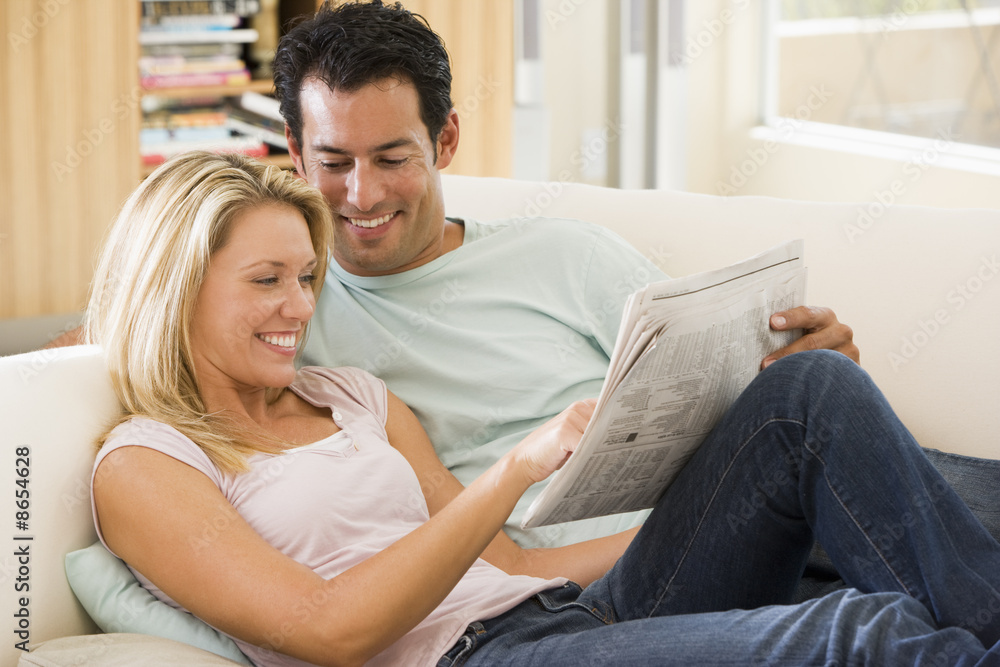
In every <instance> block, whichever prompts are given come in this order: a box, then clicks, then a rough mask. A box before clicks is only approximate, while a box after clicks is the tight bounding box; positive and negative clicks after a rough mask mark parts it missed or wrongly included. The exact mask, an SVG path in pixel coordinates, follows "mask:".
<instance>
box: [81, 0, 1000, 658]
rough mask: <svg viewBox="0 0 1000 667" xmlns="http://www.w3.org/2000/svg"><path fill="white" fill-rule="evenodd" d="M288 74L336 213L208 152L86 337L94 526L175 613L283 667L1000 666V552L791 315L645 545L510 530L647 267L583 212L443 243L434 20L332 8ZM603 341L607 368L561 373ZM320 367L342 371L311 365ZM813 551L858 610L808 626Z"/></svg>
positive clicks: (258, 169) (110, 285) (649, 529)
mask: <svg viewBox="0 0 1000 667" xmlns="http://www.w3.org/2000/svg"><path fill="white" fill-rule="evenodd" d="M275 72H276V74H275V82H276V88H277V90H278V93H279V96H280V97H281V100H282V113H283V115H284V116H285V118H286V121H287V123H288V134H289V140H290V141H289V143H290V146H291V151H292V155H293V157H294V159H295V162H296V167H297V170H298V172H299V174H300V175H301V176H303V177H304V178H305V180H306V181H307V182H308V184H309V185H312V186H315V189H314V188H310V187H308V186H307V185H306V184H305V183H303V182H302V181H301V180H298V179H295V178H293V177H291V176H290V175H287V174H284V173H282V172H280V171H278V170H276V169H273V168H266V167H262V166H260V165H258V164H256V163H254V162H252V161H249V160H245V159H243V158H239V157H233V156H230V157H223V156H211V155H208V154H201V153H196V154H189V155H184V156H180V157H178V158H176V159H174V160H172V161H170V162H169V163H167V164H166V165H164V166H162V167H161V168H160V169H158V170H157V171H156V172H154V174H152V175H151V176H150V177H149V178H148V179H147V180H146V181H145V182H144V183H143V184H142V185H141V186H140V187H139V189H138V190H137V191H136V192H135V193H134V194H133V195H132V197H131V198H130V199H129V201H128V202H127V203H126V205H125V207H124V208H123V209H122V212H121V214H120V215H119V218H118V220H117V221H116V223H115V225H114V227H113V229H112V231H111V234H110V236H109V239H108V241H107V244H106V247H105V249H104V252H103V254H102V259H101V262H100V264H99V267H98V270H97V273H96V275H95V279H94V285H93V291H92V296H91V302H90V306H89V308H88V313H87V330H88V336H89V338H90V340H91V341H92V342H96V343H99V344H100V345H101V346H102V347H103V348H104V350H105V353H106V355H107V362H108V367H109V370H110V372H111V375H112V382H113V385H114V387H115V390H116V393H117V394H118V396H119V399H120V400H121V402H122V405H123V406H124V407H125V412H126V415H125V418H124V419H123V420H122V422H121V423H120V424H119V425H117V426H116V427H115V428H114V429H112V430H111V431H110V433H109V434H107V435H106V436H105V438H104V442H103V447H102V449H101V451H100V453H99V455H98V459H97V462H96V463H95V468H94V478H93V499H94V510H95V520H96V522H97V525H98V532H99V534H100V536H101V539H102V541H103V542H104V543H105V545H106V546H108V548H109V549H110V550H111V551H112V552H114V553H115V554H116V555H118V556H119V557H121V558H122V559H123V560H125V561H126V562H127V563H129V565H130V567H131V568H132V570H133V572H134V573H135V574H136V576H137V578H139V580H140V582H141V583H142V584H143V586H144V587H146V588H147V589H148V590H149V591H151V592H152V593H153V594H154V595H155V596H156V597H157V598H159V599H160V600H162V601H164V602H167V603H168V604H171V605H174V606H178V607H182V608H185V609H187V610H188V611H190V612H192V613H193V614H195V615H196V616H198V617H199V618H201V619H203V620H204V621H206V622H207V623H209V624H210V625H212V626H214V627H216V628H218V629H220V630H221V631H222V632H224V633H226V634H227V635H229V636H231V637H233V638H234V639H235V640H236V642H237V644H238V646H239V647H240V649H241V650H242V651H243V652H244V653H245V654H246V655H247V656H249V657H250V658H251V660H253V662H254V663H256V664H261V665H270V664H273V665H292V664H303V663H310V664H342V663H361V662H370V663H371V664H428V665H435V664H442V665H451V664H481V665H498V664H517V665H523V664H536V663H537V664H543V663H545V664H548V663H551V664H566V665H578V664H643V665H645V664H672V663H676V664H685V665H686V664H691V663H693V662H711V663H714V664H720V663H726V662H733V663H745V662H753V661H761V662H764V661H767V662H769V663H774V664H789V665H802V664H828V663H836V664H839V663H846V664H854V663H867V662H870V663H873V664H921V663H926V664H969V665H972V664H993V663H992V662H991V660H998V661H1000V647H998V646H997V644H998V641H1000V544H998V543H997V542H996V541H995V539H994V538H993V537H991V536H990V535H989V533H988V532H987V531H986V529H985V528H983V526H982V525H981V524H980V523H979V522H978V521H977V519H976V518H975V517H974V516H973V515H972V513H971V511H970V510H969V509H968V508H967V507H966V506H965V505H964V503H963V502H962V501H961V500H960V498H959V497H958V496H957V495H956V494H955V492H954V491H953V490H952V489H951V488H950V487H949V486H948V485H947V484H946V483H945V482H944V481H943V479H942V478H941V477H940V475H939V474H938V473H937V471H936V470H935V469H934V467H933V466H932V465H931V464H930V462H929V461H928V460H927V459H926V457H925V456H924V454H923V453H922V452H921V450H920V449H919V447H918V446H917V445H916V443H914V442H913V440H912V438H911V437H910V436H909V434H908V433H907V431H906V429H905V428H904V427H903V426H902V425H901V424H900V423H899V421H898V419H896V417H895V416H894V415H893V414H892V411H891V409H890V408H889V407H888V405H887V404H886V402H885V400H884V399H883V398H882V396H881V394H880V393H879V392H878V390H877V389H876V388H875V387H874V386H873V385H872V384H871V382H870V380H869V379H868V377H867V375H866V374H865V373H864V372H863V371H861V370H860V368H859V367H858V366H857V364H856V363H855V361H856V358H857V350H856V348H855V347H854V345H853V342H852V340H851V334H850V330H849V329H848V328H846V327H844V326H843V325H841V324H839V323H838V322H837V320H836V318H835V316H833V314H832V313H831V312H830V311H828V310H824V309H796V310H793V311H789V312H787V313H781V314H778V316H777V317H775V318H772V325H773V326H775V327H776V328H801V329H805V330H806V334H805V336H803V337H802V338H801V339H799V341H798V342H797V343H796V344H794V345H793V346H792V347H790V348H786V349H784V350H781V351H778V352H777V353H775V355H773V356H772V357H770V358H768V359H766V360H764V361H763V362H762V365H764V366H766V368H765V370H764V371H762V372H761V374H760V375H759V376H758V378H757V379H756V380H755V381H754V382H753V383H752V384H751V385H750V387H749V388H748V389H747V391H746V392H744V394H743V395H742V396H741V397H740V398H739V399H738V400H737V401H736V403H735V404H734V406H733V407H732V409H731V410H730V411H729V413H728V414H727V415H726V416H725V417H724V418H723V420H722V422H721V423H720V424H719V425H718V427H717V428H716V429H715V430H714V431H713V433H712V435H711V436H710V437H709V438H708V440H707V441H706V442H705V444H704V445H703V446H702V447H701V449H700V450H699V451H698V453H697V454H696V455H695V457H694V458H693V459H692V460H691V461H690V462H689V464H688V465H687V467H686V468H685V469H684V471H683V472H682V474H681V475H680V476H679V478H678V479H677V481H676V482H675V483H674V484H673V485H672V486H671V487H670V488H669V489H668V491H667V492H666V494H665V495H664V497H663V498H662V499H661V500H660V502H659V503H658V504H657V506H656V508H654V509H653V511H652V512H651V514H650V515H649V516H648V517H647V518H645V520H644V521H642V527H641V528H638V527H631V526H628V525H627V522H629V521H632V522H636V523H638V522H639V519H638V518H636V517H631V518H626V519H622V518H620V517H619V518H608V519H604V520H598V521H593V522H588V523H585V524H581V525H575V524H574V525H572V526H568V527H566V529H565V530H564V531H563V532H562V533H560V534H554V533H552V532H546V533H543V538H542V539H541V540H537V541H536V543H531V542H530V541H529V540H530V533H523V534H517V536H518V538H519V542H520V543H517V542H515V541H513V540H511V539H510V538H509V537H507V535H506V534H505V533H504V532H503V531H502V530H501V528H502V527H503V525H504V523H505V521H507V519H508V517H509V516H511V515H512V513H513V516H514V517H515V520H516V518H517V517H518V516H519V513H520V511H521V510H520V509H518V502H519V500H520V499H521V498H522V497H524V496H526V495H527V493H526V492H528V493H530V491H529V489H530V490H531V491H534V489H537V484H536V483H537V482H540V481H542V480H543V479H545V478H546V477H547V476H548V475H549V474H551V472H553V471H554V470H555V469H557V468H558V467H559V466H560V465H561V464H562V463H563V461H564V460H565V458H566V456H567V455H568V453H569V452H570V451H571V450H572V449H573V447H574V446H575V444H576V443H577V441H578V440H579V437H580V435H581V433H582V430H583V428H584V427H585V425H586V423H587V420H588V418H589V415H590V413H591V411H592V409H593V403H592V401H591V400H589V397H592V396H594V395H596V394H597V393H598V391H599V389H600V384H601V381H602V379H603V376H604V373H605V371H606V367H607V363H608V360H607V351H608V350H610V349H611V347H612V345H613V343H614V336H615V331H614V330H613V329H614V327H615V326H616V325H615V324H612V325H611V326H610V327H609V328H610V329H612V330H610V331H602V330H598V329H595V328H594V326H593V323H592V322H591V321H590V320H589V318H588V314H589V313H591V312H594V311H596V310H597V309H598V308H600V307H602V306H603V304H604V303H605V302H606V301H607V300H608V299H610V298H612V296H614V295H611V294H609V293H608V290H609V286H611V285H614V284H616V283H617V282H618V280H619V277H620V276H622V275H624V274H626V273H629V272H631V271H633V270H634V268H635V265H636V262H640V261H644V260H642V258H641V257H640V256H638V254H637V253H635V252H634V251H632V250H631V249H629V248H628V247H627V246H626V245H625V244H624V243H623V242H621V241H619V240H617V239H616V238H614V237H612V236H611V235H609V234H607V233H606V232H603V231H601V230H598V229H596V228H592V227H588V226H583V225H580V224H579V223H573V222H570V221H544V222H543V221H531V222H526V221H516V222H515V221H510V222H506V223H503V222H501V223H494V224H489V225H485V224H482V223H478V222H476V221H473V220H464V221H460V220H446V219H445V217H444V211H443V207H442V204H441V192H440V182H439V178H438V171H437V170H438V169H441V168H444V167H445V166H447V164H448V162H449V161H450V159H451V157H452V155H453V154H454V151H455V149H456V147H457V142H458V119H457V116H456V114H455V113H454V111H452V110H451V102H450V74H449V73H448V69H447V55H446V53H445V52H444V48H443V45H441V44H440V41H439V40H438V39H437V37H436V36H435V35H434V34H433V32H431V31H430V30H429V29H427V27H426V26H425V25H424V24H422V23H420V22H419V21H417V20H415V19H414V18H413V17H412V16H411V15H409V14H408V13H407V12H405V11H404V10H402V9H399V8H395V7H383V6H381V5H380V4H378V3H375V4H357V5H355V4H349V5H344V6H342V7H340V8H338V9H336V10H329V9H323V10H321V11H320V12H319V13H318V14H317V16H316V17H315V18H314V19H313V20H312V21H309V22H306V23H303V24H300V25H299V26H297V27H296V28H295V29H294V30H293V31H292V32H291V33H290V34H289V35H287V36H286V37H285V39H284V40H283V42H282V46H281V48H280V49H279V53H278V56H277V58H276V61H275ZM331 211H332V219H331ZM331 234H332V238H331ZM331 242H332V247H333V253H332V256H333V261H331V262H329V266H328V265H327V251H328V248H329V247H330V244H331ZM650 271H651V273H652V275H658V272H656V270H655V268H653V267H650ZM327 276H331V277H330V279H329V280H327V285H326V286H325V287H323V288H322V290H321V286H322V283H323V282H324V277H327ZM446 296H448V297H449V298H445V297H446ZM615 298H618V299H619V300H623V299H621V297H620V295H618V296H616V297H615ZM317 308H318V310H319V312H318V314H317V317H318V320H319V321H318V324H317V326H315V327H314V329H313V331H312V336H311V337H310V338H309V340H308V343H306V341H305V330H306V325H307V324H308V322H309V321H310V319H311V318H312V316H313V312H314V310H315V309H317ZM606 319H608V320H609V321H611V320H615V318H606ZM580 332H585V333H586V335H587V338H588V340H589V341H590V343H591V344H590V345H587V346H583V347H582V348H581V349H579V352H578V355H577V357H575V358H571V359H568V360H567V359H563V358H559V357H558V356H557V355H553V354H552V352H551V350H552V347H553V345H557V344H558V343H559V342H560V341H561V340H562V339H563V338H565V337H566V336H568V335H571V334H579V333H580ZM403 334H407V335H406V337H405V339H404V340H405V341H406V343H405V344H403V343H402V342H401V337H402V336H403ZM303 346H304V348H305V350H304V355H305V359H306V361H307V363H310V364H316V365H315V366H306V367H304V368H302V369H299V370H296V363H295V362H296V358H297V355H298V352H299V350H300V349H301V348H302V347H303ZM809 348H827V350H826V351H812V352H807V351H802V350H807V349H809ZM831 350H839V352H834V351H831ZM840 352H842V353H843V354H841V353H840ZM849 357H850V358H849ZM369 371H375V372H377V375H378V376H379V377H380V378H382V379H378V378H376V377H375V376H374V375H373V374H372V373H371V372H369ZM463 382H464V384H463ZM483 386H485V387H486V388H487V389H486V390H485V392H488V398H484V394H485V392H484V390H482V389H480V387H483ZM387 387H388V388H387ZM397 395H398V396H399V398H397ZM477 399H478V400H477ZM408 406H409V407H408ZM567 406H568V407H567ZM411 407H412V411H411ZM552 415H555V416H552ZM425 429H426V430H427V432H429V433H430V434H431V435H430V438H428V436H427V434H426V433H425ZM432 442H433V446H432V445H431V443H432ZM435 448H436V449H437V451H435ZM449 469H451V470H453V471H455V473H456V475H457V477H456V476H455V475H452V473H451V472H450V471H449ZM775 480H781V482H780V483H779V484H770V485H769V486H768V488H769V489H771V488H773V489H774V490H773V492H772V493H769V494H768V496H767V502H766V503H765V504H764V505H763V506H762V507H761V508H760V510H759V511H758V512H756V513H755V514H753V515H752V516H750V517H748V518H747V519H746V520H745V521H742V522H739V523H737V524H734V523H733V522H731V521H730V520H729V517H730V516H731V514H732V511H733V508H734V507H736V506H737V505H738V504H739V503H740V502H741V501H742V500H744V499H746V498H748V497H753V496H754V495H755V494H757V495H759V493H758V489H759V488H760V487H761V486H763V485H765V484H768V483H769V482H774V481H775ZM463 487H464V488H463ZM521 502H523V501H521ZM904 521H905V525H906V526H907V527H908V528H909V529H908V530H904V531H901V532H892V533H890V534H889V539H886V535H887V534H886V533H885V531H884V528H885V527H886V526H895V525H899V524H901V523H904ZM206 525H211V526H214V527H219V526H222V527H223V528H222V529H219V530H217V531H215V532H214V533H213V539H211V540H204V539H202V538H201V536H202V535H203V534H204V532H203V528H204V526H206ZM814 539H816V540H818V541H819V542H820V543H821V544H822V545H823V546H824V547H825V548H826V550H827V552H828V553H829V554H830V557H831V559H832V561H833V563H834V565H835V566H836V567H837V570H838V573H839V574H840V575H841V576H842V577H843V579H844V581H845V582H846V584H847V586H845V587H842V588H839V589H838V590H835V591H833V592H830V593H828V594H826V595H824V596H822V597H817V598H813V599H810V600H807V601H805V602H800V603H798V604H789V603H790V602H791V601H792V600H793V599H794V596H795V590H796V587H797V586H798V583H799V579H800V577H801V574H802V570H803V568H804V566H805V562H806V558H807V556H808V554H809V551H810V548H811V546H812V543H813V540H814ZM539 542H540V543H539Z"/></svg>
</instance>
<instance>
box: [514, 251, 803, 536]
mask: <svg viewBox="0 0 1000 667" xmlns="http://www.w3.org/2000/svg"><path fill="white" fill-rule="evenodd" d="M802 245H803V244H802V241H801V240H795V241H789V242H787V243H784V244H782V245H779V246H776V247H774V248H772V249H770V250H768V251H766V252H763V253H761V254H759V255H755V256H754V257H751V258H749V259H747V260H744V261H742V262H739V263H737V264H734V265H732V266H728V267H726V268H724V269H718V270H715V271H708V272H705V273H699V274H696V275H692V276H685V277H683V278H677V279H674V280H664V281H661V282H657V283H652V284H650V285H647V286H646V287H644V288H643V289H641V290H639V291H638V292H636V293H635V294H633V295H631V296H630V297H629V299H628V301H627V302H626V304H625V312H624V313H623V315H622V323H621V327H620V329H619V330H618V341H617V343H616V345H615V349H614V352H613V353H612V355H611V364H610V368H609V370H608V375H607V377H606V378H605V380H604V386H603V387H602V389H601V394H600V396H599V397H598V400H597V407H596V409H595V411H594V415H593V417H591V420H590V423H589V424H588V425H587V428H586V430H585V431H584V433H583V438H582V439H581V441H580V444H579V446H578V447H577V449H576V451H574V452H573V454H572V455H571V456H570V457H569V459H568V460H567V461H566V463H565V465H563V467H562V468H561V469H560V470H558V471H557V472H556V473H555V474H554V475H553V476H552V478H551V480H550V481H549V484H548V486H547V487H546V488H545V489H544V490H543V491H542V493H541V494H539V495H538V497H537V498H535V501H534V502H533V503H532V504H531V506H530V507H529V508H528V511H527V512H526V513H525V515H524V518H523V520H522V523H521V526H522V527H523V528H534V527H538V526H547V525H549V524H554V523H562V522H565V521H575V520H577V519H587V518H590V517H597V516H605V515H607V514H616V513H618V512H631V511H635V510H642V509H647V508H649V507H652V506H653V505H654V504H655V503H656V501H657V500H658V499H659V498H660V496H661V495H663V492H664V490H665V489H666V488H667V486H668V485H669V484H670V483H671V482H672V481H673V479H674V478H675V477H676V476H677V473H678V472H680V470H681V468H682V467H683V466H684V464H685V463H687V461H688V459H690V458H691V456H692V455H693V454H694V451H695V450H696V449H697V448H698V446H699V445H700V444H701V443H702V441H703V440H704V439H705V436H707V435H708V433H709V431H711V430H712V428H713V427H714V426H715V424H716V423H717V422H718V421H719V419H720V418H721V417H722V415H723V414H724V413H725V412H726V410H727V409H728V408H729V406H730V405H731V404H732V403H733V401H734V400H735V399H736V397H737V396H739V394H740V393H741V392H742V391H743V389H744V388H746V386H747V385H748V384H749V383H750V381H751V380H752V379H753V378H754V376H756V375H757V372H758V370H759V368H760V362H761V360H762V359H763V358H764V357H766V356H767V355H768V354H770V353H771V352H773V351H775V350H777V349H780V348H782V347H784V346H785V345H788V344H789V343H791V342H793V341H794V340H795V338H797V337H798V336H800V335H801V331H782V332H778V331H773V330H772V329H771V328H770V326H769V319H770V316H771V315H772V314H773V313H775V312H777V311H779V310H787V309H789V308H794V307H796V306H801V305H803V303H804V301H805V282H806V269H805V266H804V265H803V260H802V249H803V248H802Z"/></svg>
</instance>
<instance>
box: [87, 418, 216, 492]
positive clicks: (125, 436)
mask: <svg viewBox="0 0 1000 667" xmlns="http://www.w3.org/2000/svg"><path fill="white" fill-rule="evenodd" d="M123 447H145V448H146V449H152V450H154V451H157V452H160V453H162V454H166V455H168V456H170V457H171V458H174V459H177V460H179V461H181V462H183V463H187V464H188V465H190V466H192V467H193V468H195V469H197V470H201V471H202V472H204V473H206V474H208V475H209V476H211V477H213V478H214V477H215V475H216V474H217V473H218V469H217V468H216V466H215V465H214V464H213V463H212V461H211V459H210V458H209V457H208V455H207V454H205V452H204V450H202V448H201V447H199V446H198V445H197V444H195V443H194V441H192V440H191V439H190V438H188V437H187V436H186V435H184V434H183V433H181V432H180V431H178V430H177V429H176V428H174V427H173V426H170V425H169V424H166V423H164V422H161V421H157V420H155V419H151V418H149V417H142V416H133V417H130V418H129V419H126V420H125V421H123V422H122V423H120V424H118V425H117V426H115V427H114V428H113V429H112V430H111V432H110V433H109V434H108V437H107V438H106V439H105V441H104V445H103V446H102V447H101V450H100V452H99V453H98V457H97V461H96V462H95V469H96V467H97V465H96V464H99V463H100V461H101V460H103V459H104V458H105V457H107V456H108V455H109V454H110V453H111V452H113V451H116V450H118V449H121V448H123Z"/></svg>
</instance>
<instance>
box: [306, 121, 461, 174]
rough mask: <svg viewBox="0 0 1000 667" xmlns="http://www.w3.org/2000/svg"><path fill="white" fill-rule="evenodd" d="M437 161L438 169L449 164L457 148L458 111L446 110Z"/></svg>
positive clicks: (438, 142) (438, 141)
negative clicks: (445, 119) (446, 117)
mask: <svg viewBox="0 0 1000 667" xmlns="http://www.w3.org/2000/svg"><path fill="white" fill-rule="evenodd" d="M436 148H437V162H436V163H435V164H434V166H435V167H437V168H438V169H444V168H445V167H447V166H448V165H449V164H451V161H452V158H454V157H455V151H457V150H458V112H457V111H455V110H454V109H452V110H451V111H450V112H448V120H447V121H445V124H444V127H442V128H441V132H440V133H439V134H438V138H437V146H436ZM289 150H291V149H289Z"/></svg>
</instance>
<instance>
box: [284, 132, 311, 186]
mask: <svg viewBox="0 0 1000 667" xmlns="http://www.w3.org/2000/svg"><path fill="white" fill-rule="evenodd" d="M285 139H287V140H288V154H289V155H290V156H291V158H292V163H293V164H294V165H295V171H297V172H298V174H299V176H300V177H302V178H305V177H306V170H305V168H304V167H303V164H302V148H301V147H300V146H299V142H297V141H295V137H294V136H293V135H292V130H291V129H290V128H289V127H288V126H287V125H285Z"/></svg>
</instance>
